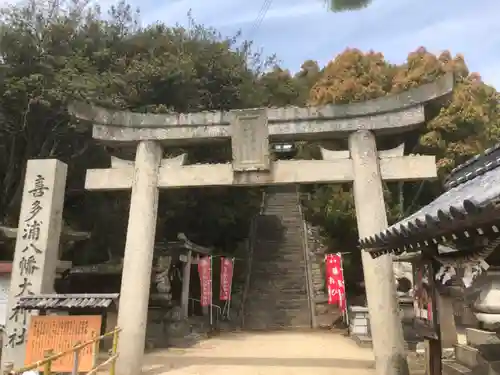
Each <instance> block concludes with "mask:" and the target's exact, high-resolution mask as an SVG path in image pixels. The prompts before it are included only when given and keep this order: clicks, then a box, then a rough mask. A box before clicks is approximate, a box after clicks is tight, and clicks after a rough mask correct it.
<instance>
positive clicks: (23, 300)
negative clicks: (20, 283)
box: [16, 293, 119, 310]
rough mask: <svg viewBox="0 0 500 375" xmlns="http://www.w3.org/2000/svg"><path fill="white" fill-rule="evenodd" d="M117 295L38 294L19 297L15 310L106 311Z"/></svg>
mask: <svg viewBox="0 0 500 375" xmlns="http://www.w3.org/2000/svg"><path fill="white" fill-rule="evenodd" d="M118 296H119V294H118V293H114V294H40V295H35V296H26V297H20V298H19V301H18V304H17V306H16V308H18V309H23V310H71V309H75V308H86V309H88V308H94V309H106V308H108V307H109V306H111V304H112V303H113V302H115V301H116V300H117V299H118Z"/></svg>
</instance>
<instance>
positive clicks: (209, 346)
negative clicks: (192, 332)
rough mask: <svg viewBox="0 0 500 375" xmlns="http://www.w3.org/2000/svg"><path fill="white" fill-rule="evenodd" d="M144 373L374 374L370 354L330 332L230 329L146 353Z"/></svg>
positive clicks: (194, 374) (371, 355) (228, 374)
mask: <svg viewBox="0 0 500 375" xmlns="http://www.w3.org/2000/svg"><path fill="white" fill-rule="evenodd" d="M143 371H144V374H147V375H161V374H166V375H167V374H168V375H234V374H238V375H327V374H328V375H333V374H342V375H373V374H374V373H375V371H374V363H373V354H372V352H371V350H369V349H361V348H359V347H357V346H356V344H355V343H354V342H353V341H352V340H351V339H349V338H347V337H344V336H342V335H339V334H335V333H331V332H279V333H237V334H236V333H232V334H225V335H222V336H220V337H215V338H211V339H209V340H207V341H204V342H202V343H200V344H198V345H197V346H196V347H193V348H190V349H183V350H180V349H170V350H163V351H155V352H152V353H149V354H147V355H146V358H145V365H144V367H143Z"/></svg>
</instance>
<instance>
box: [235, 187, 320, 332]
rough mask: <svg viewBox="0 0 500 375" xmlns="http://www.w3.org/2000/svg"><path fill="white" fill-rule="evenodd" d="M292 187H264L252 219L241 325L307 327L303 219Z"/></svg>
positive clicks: (307, 301) (262, 328)
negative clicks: (259, 209) (258, 212)
mask: <svg viewBox="0 0 500 375" xmlns="http://www.w3.org/2000/svg"><path fill="white" fill-rule="evenodd" d="M299 204H300V203H299V200H298V194H297V191H296V188H295V187H293V186H292V187H272V188H267V189H266V194H265V201H264V204H263V209H262V213H261V215H260V216H259V217H258V218H257V219H256V221H255V232H254V239H253V252H252V260H251V262H252V264H251V267H250V269H251V274H250V276H249V282H248V287H247V292H246V297H245V306H244V320H243V322H244V323H243V328H244V329H248V330H275V329H285V328H310V327H311V309H310V306H309V296H308V287H307V275H306V261H305V252H304V240H303V231H304V229H303V222H302V215H301V211H300V208H299Z"/></svg>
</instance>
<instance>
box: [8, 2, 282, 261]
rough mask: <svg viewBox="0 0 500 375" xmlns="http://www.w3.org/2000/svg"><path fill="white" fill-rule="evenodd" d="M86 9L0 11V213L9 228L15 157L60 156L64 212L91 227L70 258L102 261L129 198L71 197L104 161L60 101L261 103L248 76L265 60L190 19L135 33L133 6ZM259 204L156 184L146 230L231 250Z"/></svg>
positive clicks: (114, 244)
mask: <svg viewBox="0 0 500 375" xmlns="http://www.w3.org/2000/svg"><path fill="white" fill-rule="evenodd" d="M87 4H88V3H87V2H85V1H81V0H72V1H70V2H60V1H57V2H56V1H37V0H33V1H31V2H29V3H28V4H26V3H24V4H22V5H19V6H9V7H7V8H5V9H3V12H2V16H3V17H2V23H1V29H0V32H1V38H0V52H1V57H2V62H3V66H2V70H1V78H2V80H1V83H0V114H1V116H0V132H1V137H0V189H1V191H2V193H3V194H2V195H1V197H0V213H1V214H2V218H1V219H2V221H3V222H4V223H9V224H11V225H16V222H17V216H18V210H19V201H20V196H21V191H22V176H23V170H24V168H25V163H26V160H27V159H30V158H40V157H42V158H43V157H54V158H59V159H62V160H63V161H65V162H67V163H68V164H69V166H70V176H69V183H68V184H69V187H70V193H69V195H68V197H67V199H66V207H65V218H66V220H68V221H69V222H70V224H71V225H73V226H75V227H79V228H82V229H86V230H89V231H91V232H92V234H93V236H92V238H93V240H92V242H91V244H90V247H91V249H90V250H91V251H90V253H89V252H85V251H82V253H88V255H86V257H85V259H80V261H82V262H92V261H96V260H103V259H102V258H103V257H104V258H105V257H106V256H107V255H106V254H107V251H105V249H110V250H111V252H112V253H118V254H119V253H121V252H122V251H123V241H121V239H123V240H124V238H125V228H126V224H127V214H128V212H127V211H128V201H129V194H126V193H124V194H116V193H113V194H104V193H93V194H89V193H86V194H83V184H82V179H83V174H84V171H85V169H87V168H92V167H94V168H95V167H106V166H108V165H109V162H110V161H109V155H108V154H107V153H106V150H105V149H104V148H103V147H102V146H101V145H99V144H97V143H96V142H94V141H93V140H92V137H91V131H90V130H91V129H89V128H83V127H82V126H81V125H78V124H74V123H73V122H72V121H71V120H70V118H69V116H68V114H67V110H66V108H67V104H68V102H69V101H71V100H74V99H83V100H86V101H90V102H94V103H98V104H100V105H105V106H108V107H113V108H125V109H129V110H133V111H139V112H155V113H158V112H166V111H178V112H181V111H182V112H189V111H200V110H220V109H223V110H226V109H230V108H243V107H255V106H259V105H261V104H262V103H263V102H264V99H263V97H262V95H261V93H262V92H264V91H265V86H264V85H263V84H260V83H259V78H260V76H261V73H260V72H261V71H263V70H264V69H266V68H267V66H268V65H267V63H268V61H267V60H264V59H263V58H261V56H260V55H259V54H255V53H252V50H251V48H250V47H251V46H250V44H249V43H247V42H243V43H242V44H241V45H237V36H235V37H228V38H227V37H223V36H221V35H220V34H218V33H217V32H216V31H215V30H212V29H207V28H205V27H202V26H201V25H197V24H196V23H195V22H191V24H192V27H190V28H189V29H185V28H182V27H168V26H166V25H164V24H161V23H158V24H155V25H151V26H148V27H145V28H142V27H139V14H138V12H135V11H133V9H131V7H130V6H129V5H128V4H126V3H125V2H119V3H118V4H116V5H115V6H113V7H112V8H111V10H110V12H109V14H107V15H103V14H101V11H100V9H99V8H98V7H90V6H88V5H87ZM249 61H251V63H249ZM269 63H271V64H272V63H273V59H272V58H270V59H269ZM266 84H269V85H273V83H272V80H267V83H266ZM255 87H257V90H255V89H254V88H255ZM166 151H167V153H177V152H180V151H182V150H166ZM190 155H192V156H193V158H194V159H195V160H194V161H195V162H196V161H207V162H226V161H228V160H230V159H229V157H230V154H228V149H227V148H220V147H219V148H214V147H210V148H201V149H197V150H195V152H191V153H190ZM259 203H260V202H259V198H258V194H256V193H254V192H251V191H246V190H244V189H237V190H235V189H233V190H230V191H228V190H223V189H203V190H186V191H183V192H176V191H168V192H165V193H163V194H162V196H161V202H160V206H161V211H160V213H159V223H160V224H159V226H158V236H159V238H165V237H167V238H169V237H170V238H172V237H175V236H176V234H177V232H178V231H182V232H185V233H186V234H187V235H188V236H190V237H191V238H196V240H197V241H199V242H200V243H205V244H208V245H217V246H222V247H226V248H228V249H232V248H233V247H234V243H235V241H237V240H238V239H241V238H242V237H246V235H247V233H248V229H247V227H248V221H249V220H248V219H249V216H250V215H251V213H252V212H253V211H252V210H254V209H256V208H257V207H258V205H259ZM228 233H229V234H231V235H227V234H228ZM80 258H81V257H80Z"/></svg>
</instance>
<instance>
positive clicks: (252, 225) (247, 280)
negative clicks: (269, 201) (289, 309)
mask: <svg viewBox="0 0 500 375" xmlns="http://www.w3.org/2000/svg"><path fill="white" fill-rule="evenodd" d="M265 209H266V192H265V191H262V196H261V200H260V210H259V216H260V215H262V214H264V211H265ZM256 225H257V220H256V217H253V218H252V220H251V221H250V236H249V239H248V242H247V243H248V248H247V265H246V268H247V269H246V275H245V284H244V286H243V295H242V298H241V306H240V322H241V328H244V327H245V303H246V301H247V294H248V289H249V288H250V278H251V275H252V262H253V251H254V247H255V236H256V233H257V228H256Z"/></svg>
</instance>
